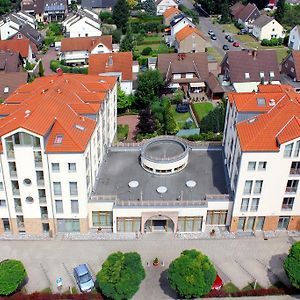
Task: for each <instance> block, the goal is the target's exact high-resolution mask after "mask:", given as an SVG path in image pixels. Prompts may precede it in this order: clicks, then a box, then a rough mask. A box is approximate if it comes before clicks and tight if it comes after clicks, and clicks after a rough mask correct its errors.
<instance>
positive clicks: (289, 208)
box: [281, 204, 293, 210]
mask: <svg viewBox="0 0 300 300" xmlns="http://www.w3.org/2000/svg"><path fill="white" fill-rule="evenodd" d="M292 209H293V204H282V207H281V210H292Z"/></svg>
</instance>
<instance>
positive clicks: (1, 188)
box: [0, 182, 3, 191]
mask: <svg viewBox="0 0 300 300" xmlns="http://www.w3.org/2000/svg"><path fill="white" fill-rule="evenodd" d="M0 191H3V182H0Z"/></svg>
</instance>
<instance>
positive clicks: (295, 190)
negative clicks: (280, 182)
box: [285, 186, 297, 194]
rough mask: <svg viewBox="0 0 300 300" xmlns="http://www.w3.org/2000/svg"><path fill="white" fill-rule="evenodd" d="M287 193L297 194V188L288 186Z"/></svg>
mask: <svg viewBox="0 0 300 300" xmlns="http://www.w3.org/2000/svg"><path fill="white" fill-rule="evenodd" d="M285 192H286V193H291V194H294V193H296V192H297V187H293V186H287V187H286V189H285Z"/></svg>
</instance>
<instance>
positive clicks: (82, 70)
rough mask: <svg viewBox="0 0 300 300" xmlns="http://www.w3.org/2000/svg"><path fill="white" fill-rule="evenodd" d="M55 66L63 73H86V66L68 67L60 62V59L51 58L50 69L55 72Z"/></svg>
mask: <svg viewBox="0 0 300 300" xmlns="http://www.w3.org/2000/svg"><path fill="white" fill-rule="evenodd" d="M57 68H60V69H62V71H63V72H64V73H74V74H88V68H87V67H69V66H65V65H63V64H62V61H59V60H51V62H50V69H51V70H52V71H53V72H56V70H57Z"/></svg>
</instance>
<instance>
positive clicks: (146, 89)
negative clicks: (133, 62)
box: [135, 70, 164, 108]
mask: <svg viewBox="0 0 300 300" xmlns="http://www.w3.org/2000/svg"><path fill="white" fill-rule="evenodd" d="M163 84H164V82H163V77H162V74H161V73H160V72H159V71H158V70H147V71H145V72H143V73H140V74H139V75H138V79H137V89H136V92H135V99H136V100H135V102H136V104H137V105H138V106H139V107H141V108H145V107H148V106H150V105H151V103H153V102H155V101H158V96H159V93H160V90H161V88H162V87H163Z"/></svg>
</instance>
